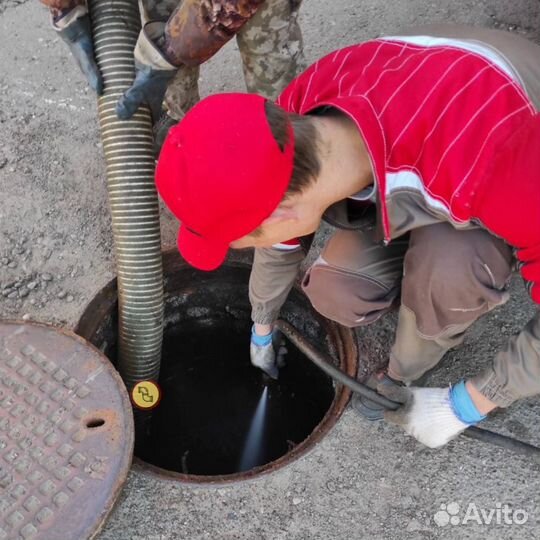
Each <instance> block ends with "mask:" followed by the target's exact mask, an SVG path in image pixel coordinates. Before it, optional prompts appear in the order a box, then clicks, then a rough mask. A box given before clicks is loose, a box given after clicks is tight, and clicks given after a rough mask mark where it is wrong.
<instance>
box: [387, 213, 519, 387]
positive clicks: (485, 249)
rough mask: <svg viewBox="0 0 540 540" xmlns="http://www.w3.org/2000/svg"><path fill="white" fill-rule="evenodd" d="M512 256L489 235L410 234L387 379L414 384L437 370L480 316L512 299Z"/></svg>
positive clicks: (432, 229)
mask: <svg viewBox="0 0 540 540" xmlns="http://www.w3.org/2000/svg"><path fill="white" fill-rule="evenodd" d="M511 270H512V251H511V248H510V247H509V246H508V245H506V244H505V243H504V242H503V241H502V240H500V239H498V238H495V237H494V236H492V235H490V234H489V233H487V232H486V231H484V230H481V229H474V230H467V231H458V230H456V229H454V228H453V227H452V226H450V225H448V224H446V223H441V224H437V225H429V226H427V227H422V228H420V229H416V230H414V231H413V232H412V233H411V239H410V246H409V250H408V251H407V254H406V256H405V262H404V276H403V282H402V295H401V301H402V304H401V308H400V312H399V321H398V328H397V332H396V341H395V344H394V346H393V347H392V351H391V355H390V364H389V369H388V374H389V375H390V377H392V378H394V379H397V380H400V381H405V382H411V381H414V380H415V379H417V378H418V377H420V376H421V375H422V374H423V373H425V372H426V371H427V370H429V369H430V368H432V367H433V366H435V365H436V364H437V363H438V362H439V360H440V359H441V358H442V357H443V355H444V354H445V353H446V352H447V351H448V349H450V348H451V347H453V346H455V345H457V344H459V343H461V341H462V340H463V336H464V332H465V330H466V329H467V328H468V327H469V326H470V325H471V324H472V323H473V322H474V321H476V320H477V319H478V318H479V317H480V316H481V315H484V314H485V313H487V312H488V311H490V310H492V309H493V308H495V307H496V306H498V305H501V304H504V303H505V302H506V301H507V300H508V293H507V292H506V287H507V283H508V280H509V278H510V275H511Z"/></svg>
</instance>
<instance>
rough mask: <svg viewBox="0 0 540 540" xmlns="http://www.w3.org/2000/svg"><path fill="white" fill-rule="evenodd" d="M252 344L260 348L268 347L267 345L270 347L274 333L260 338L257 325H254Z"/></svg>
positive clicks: (252, 328)
mask: <svg viewBox="0 0 540 540" xmlns="http://www.w3.org/2000/svg"><path fill="white" fill-rule="evenodd" d="M251 343H253V344H254V345H257V346H258V347H266V346H267V345H270V343H272V332H270V333H269V334H267V335H266V336H259V334H257V333H256V332H255V325H253V326H252V327H251Z"/></svg>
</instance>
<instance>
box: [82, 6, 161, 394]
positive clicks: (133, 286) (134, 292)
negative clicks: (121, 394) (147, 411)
mask: <svg viewBox="0 0 540 540" xmlns="http://www.w3.org/2000/svg"><path fill="white" fill-rule="evenodd" d="M88 4H89V11H90V17H91V20H92V30H93V36H94V47H95V56H96V62H97V65H98V66H99V69H100V71H101V74H102V76H103V81H104V93H103V95H102V96H101V97H100V98H99V101H98V112H99V124H100V128H101V138H102V142H103V150H104V153H105V161H106V166H107V189H108V193H109V204H110V208H111V215H112V228H113V235H114V244H115V251H116V264H117V274H118V310H119V323H118V324H119V328H118V363H117V365H118V370H119V371H120V374H121V375H122V378H123V379H124V382H125V384H126V386H127V388H128V391H130V390H131V388H132V387H133V386H134V385H135V384H136V383H137V382H139V381H142V380H157V379H158V376H159V367H160V362H161V346H162V341H163V269H162V260H161V234H160V227H159V205H158V198H157V193H156V187H155V184H154V168H155V159H154V148H153V135H152V121H151V116H150V111H149V110H148V109H147V108H145V107H141V108H139V110H138V111H137V112H136V113H135V115H134V116H133V117H132V118H131V119H130V120H119V119H118V118H117V116H116V112H115V106H116V102H117V101H118V99H119V98H120V96H121V95H122V94H123V92H125V91H126V90H127V89H128V88H129V87H130V85H131V84H132V82H133V78H134V76H135V66H134V58H133V50H134V47H135V43H136V41H137V37H138V34H139V30H140V16H139V9H138V6H137V1H136V0H89V2H88Z"/></svg>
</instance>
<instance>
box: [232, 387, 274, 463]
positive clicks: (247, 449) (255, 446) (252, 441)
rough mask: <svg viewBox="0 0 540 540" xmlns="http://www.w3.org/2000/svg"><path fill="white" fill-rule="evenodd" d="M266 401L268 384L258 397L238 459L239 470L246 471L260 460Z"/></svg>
mask: <svg viewBox="0 0 540 540" xmlns="http://www.w3.org/2000/svg"><path fill="white" fill-rule="evenodd" d="M267 401H268V386H265V387H264V390H263V392H262V394H261V397H260V399H259V404H258V405H257V410H256V411H255V414H254V416H253V420H252V421H251V426H250V428H249V433H248V436H247V439H246V444H245V446H244V451H243V452H242V459H241V460H240V467H239V469H240V471H241V472H242V471H248V470H249V469H253V467H256V466H257V465H260V464H261V461H262V450H263V443H264V425H265V421H266V405H267Z"/></svg>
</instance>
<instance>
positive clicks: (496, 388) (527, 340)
mask: <svg viewBox="0 0 540 540" xmlns="http://www.w3.org/2000/svg"><path fill="white" fill-rule="evenodd" d="M471 382H472V383H473V385H474V386H475V388H476V389H477V390H478V391H479V392H480V393H481V394H482V395H483V396H485V397H486V398H487V399H489V400H490V401H492V402H493V403H495V404H496V405H498V406H499V407H508V406H509V405H510V404H511V403H513V402H514V401H516V400H517V399H520V398H524V397H528V396H534V395H536V394H540V310H539V311H537V312H536V315H535V316H534V317H533V318H532V319H531V320H530V321H529V322H528V323H527V325H526V326H525V328H524V329H523V330H522V331H521V332H520V333H519V334H518V335H517V336H513V337H512V338H511V339H510V340H509V342H508V343H507V344H506V346H505V347H504V349H503V350H502V351H500V352H499V353H498V354H497V355H496V356H495V358H494V360H493V363H492V365H491V366H489V368H487V369H486V370H484V371H483V372H482V373H480V374H479V375H477V376H476V377H474V378H473V379H472V380H471Z"/></svg>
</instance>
